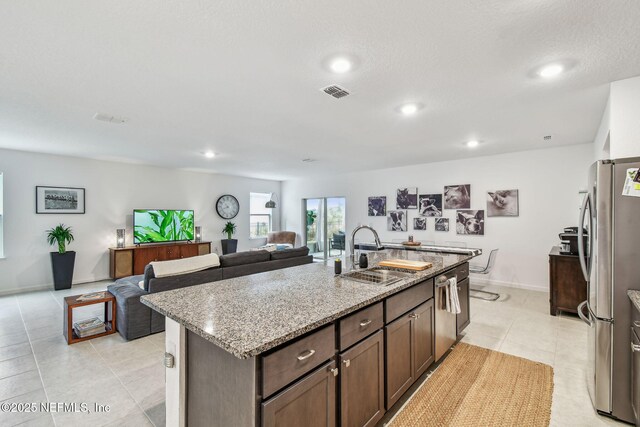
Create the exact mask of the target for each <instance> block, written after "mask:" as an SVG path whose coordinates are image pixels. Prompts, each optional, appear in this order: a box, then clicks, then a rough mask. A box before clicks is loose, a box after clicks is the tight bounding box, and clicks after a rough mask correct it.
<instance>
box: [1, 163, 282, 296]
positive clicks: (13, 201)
mask: <svg viewBox="0 0 640 427" xmlns="http://www.w3.org/2000/svg"><path fill="white" fill-rule="evenodd" d="M0 172H2V173H3V177H4V215H3V216H4V255H5V259H0V294H3V293H10V292H16V291H27V290H32V289H38V288H43V287H51V286H52V285H51V283H52V282H53V279H52V274H51V264H50V261H49V252H50V251H51V250H52V249H51V248H50V247H49V246H48V245H47V243H46V241H45V230H47V229H48V228H51V227H53V226H55V225H57V224H59V223H64V224H65V225H70V226H71V227H73V231H74V235H75V239H76V240H75V242H73V243H72V244H71V245H70V246H69V250H75V251H76V252H77V255H76V269H75V273H74V283H80V282H87V281H94V280H101V279H106V278H108V275H109V271H108V269H109V255H108V248H109V247H113V246H115V234H116V229H117V228H123V227H125V228H126V229H127V244H132V242H133V240H132V211H133V209H136V208H141V209H193V210H195V215H196V221H195V222H196V225H200V226H202V229H203V230H202V233H203V240H206V241H209V240H211V241H213V245H212V246H215V247H217V248H218V249H220V239H221V238H223V237H224V236H223V235H222V233H221V230H222V227H223V225H224V223H225V220H223V219H222V218H220V217H219V216H218V215H217V214H216V212H215V206H214V204H215V202H216V200H217V198H218V197H219V196H221V195H222V194H233V195H234V196H236V197H237V198H238V200H239V202H240V213H239V214H238V216H237V217H236V218H235V219H234V220H233V221H234V222H235V223H236V224H237V226H238V232H237V234H236V236H235V237H236V238H237V239H238V250H246V249H248V248H249V247H253V246H259V245H261V244H264V239H260V240H250V239H249V237H248V236H249V193H250V192H252V191H253V192H264V193H269V192H276V193H278V195H279V196H280V194H281V192H280V189H281V183H280V182H278V181H266V180H257V179H249V178H240V177H234V176H227V175H216V174H206V173H195V172H185V171H179V170H174V169H165V168H157V167H150V166H140V165H133V164H125V163H114V162H105V161H97V160H88V159H81V158H75V157H62V156H51V155H46V154H35V153H27V152H21V151H10V150H0ZM36 185H51V186H69V187H83V188H86V214H85V215H36V214H35V187H36ZM273 224H274V229H278V226H279V224H280V218H279V210H278V209H274V219H273Z"/></svg>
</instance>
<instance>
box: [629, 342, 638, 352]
mask: <svg viewBox="0 0 640 427" xmlns="http://www.w3.org/2000/svg"><path fill="white" fill-rule="evenodd" d="M631 351H632V352H633V353H635V352H636V351H640V345H638V344H634V343H631Z"/></svg>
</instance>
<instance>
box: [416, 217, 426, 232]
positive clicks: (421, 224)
mask: <svg viewBox="0 0 640 427" xmlns="http://www.w3.org/2000/svg"><path fill="white" fill-rule="evenodd" d="M413 229H414V230H426V229H427V218H413Z"/></svg>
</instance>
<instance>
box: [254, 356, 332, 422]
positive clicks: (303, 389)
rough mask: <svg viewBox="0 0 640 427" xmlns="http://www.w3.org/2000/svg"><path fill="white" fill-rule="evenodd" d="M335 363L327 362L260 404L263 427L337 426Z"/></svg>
mask: <svg viewBox="0 0 640 427" xmlns="http://www.w3.org/2000/svg"><path fill="white" fill-rule="evenodd" d="M337 374H338V370H337V368H336V362H333V361H332V362H329V363H327V364H325V365H323V366H322V367H320V368H318V369H317V370H316V371H314V372H313V373H311V374H309V375H308V376H306V377H305V378H303V379H301V380H300V381H298V382H297V383H295V384H293V385H292V386H291V387H289V388H287V389H285V390H284V391H282V392H281V393H279V394H277V395H276V396H274V397H273V398H272V399H269V400H268V401H266V402H264V403H263V404H262V425H263V426H265V427H276V426H277V427H299V426H309V427H333V426H335V425H336V375H337Z"/></svg>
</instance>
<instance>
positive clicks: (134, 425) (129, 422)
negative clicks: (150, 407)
mask: <svg viewBox="0 0 640 427" xmlns="http://www.w3.org/2000/svg"><path fill="white" fill-rule="evenodd" d="M106 426H107V427H152V426H153V423H152V422H151V420H150V419H149V417H147V415H146V414H145V413H144V412H142V411H141V410H138V409H136V410H134V411H132V412H131V413H129V414H127V415H126V416H125V417H124V418H120V419H118V420H115V421H113V422H110V423H109V424H106Z"/></svg>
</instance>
